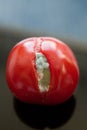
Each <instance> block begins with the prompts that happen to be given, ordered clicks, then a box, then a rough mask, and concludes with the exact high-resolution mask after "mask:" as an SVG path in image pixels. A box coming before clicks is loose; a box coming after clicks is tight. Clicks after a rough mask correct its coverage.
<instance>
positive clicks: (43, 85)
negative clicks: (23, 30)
mask: <svg viewBox="0 0 87 130" xmlns="http://www.w3.org/2000/svg"><path fill="white" fill-rule="evenodd" d="M6 79H7V83H8V86H9V89H10V90H11V92H12V94H13V95H14V96H16V98H18V99H19V100H21V101H23V102H27V103H33V104H43V105H54V104H59V103H63V102H64V101H66V100H68V99H69V98H70V97H71V96H72V94H73V93H74V91H75V89H76V88H77V85H78V81H79V67H78V64H77V60H76V58H75V55H74V53H73V52H72V50H71V49H70V48H69V47H68V46H67V45H66V44H65V43H64V42H62V41H60V40H58V39H55V38H52V37H32V38H28V39H25V40H23V41H20V42H19V43H17V44H16V45H15V46H14V47H13V48H12V50H11V52H10V54H9V56H8V59H7V65H6Z"/></svg>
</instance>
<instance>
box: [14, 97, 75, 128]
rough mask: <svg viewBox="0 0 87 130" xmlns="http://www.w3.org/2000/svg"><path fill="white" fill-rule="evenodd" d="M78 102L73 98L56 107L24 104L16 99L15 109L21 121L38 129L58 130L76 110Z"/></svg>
mask: <svg viewBox="0 0 87 130" xmlns="http://www.w3.org/2000/svg"><path fill="white" fill-rule="evenodd" d="M75 105H76V100H75V98H74V96H72V97H71V98H70V99H69V100H68V101H67V102H65V103H63V104H61V105H56V106H41V105H33V104H26V103H22V102H20V101H19V100H17V99H16V98H14V109H15V112H16V114H17V116H18V117H19V118H20V120H21V121H22V122H23V123H25V124H26V125H28V126H31V127H32V128H37V129H43V128H46V127H48V128H51V129H53V128H58V127H60V126H61V125H64V124H65V123H66V122H67V121H68V120H69V119H70V118H71V116H72V114H73V112H74V110H75Z"/></svg>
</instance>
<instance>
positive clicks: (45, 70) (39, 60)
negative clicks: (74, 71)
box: [35, 53, 50, 92]
mask: <svg viewBox="0 0 87 130" xmlns="http://www.w3.org/2000/svg"><path fill="white" fill-rule="evenodd" d="M35 64H36V70H37V74H38V86H39V90H40V92H45V91H48V90H49V83H50V69H49V63H48V62H47V59H46V57H45V56H44V55H43V54H42V53H36V63H35Z"/></svg>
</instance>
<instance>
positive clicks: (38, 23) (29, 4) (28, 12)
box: [0, 0, 87, 42]
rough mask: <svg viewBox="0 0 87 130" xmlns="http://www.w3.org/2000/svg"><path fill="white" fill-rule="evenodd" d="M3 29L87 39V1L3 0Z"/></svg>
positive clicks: (0, 22) (0, 25) (0, 15)
mask: <svg viewBox="0 0 87 130" xmlns="http://www.w3.org/2000/svg"><path fill="white" fill-rule="evenodd" d="M0 28H4V29H5V28H10V29H13V30H14V29H17V30H23V31H25V32H35V33H42V32H43V33H45V34H46V35H50V36H52V35H54V36H55V35H56V36H60V37H65V38H69V39H70V38H71V39H75V40H79V41H84V42H86V41H87V1H86V0H0Z"/></svg>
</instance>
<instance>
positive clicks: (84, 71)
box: [0, 33, 87, 130]
mask: <svg viewBox="0 0 87 130" xmlns="http://www.w3.org/2000/svg"><path fill="white" fill-rule="evenodd" d="M25 37H27V36H23V35H22V36H21V35H20V36H19V35H18V34H17V35H11V34H8V33H5V34H2V33H1V35H0V130H36V129H41V130H43V129H45V130H50V129H53V130H87V47H85V48H84V46H83V45H84V44H82V46H78V47H77V46H76V44H75V43H74V44H73V46H71V47H72V49H73V51H74V53H75V55H76V58H77V61H78V64H79V68H80V81H79V85H78V88H77V90H76V92H75V93H74V96H72V98H71V99H69V100H68V101H67V102H65V103H64V104H61V105H57V106H52V107H50V106H48V107H45V106H38V105H31V104H24V103H21V102H20V101H18V100H17V99H15V98H13V96H12V95H11V93H10V91H9V89H8V86H7V83H6V79H5V65H6V59H7V56H8V53H9V51H10V49H11V48H12V47H13V45H14V44H15V43H17V42H18V41H20V40H21V39H24V38H25ZM63 41H64V40H63ZM68 43H69V42H68ZM72 43H73V42H72ZM83 48H84V49H83Z"/></svg>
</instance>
